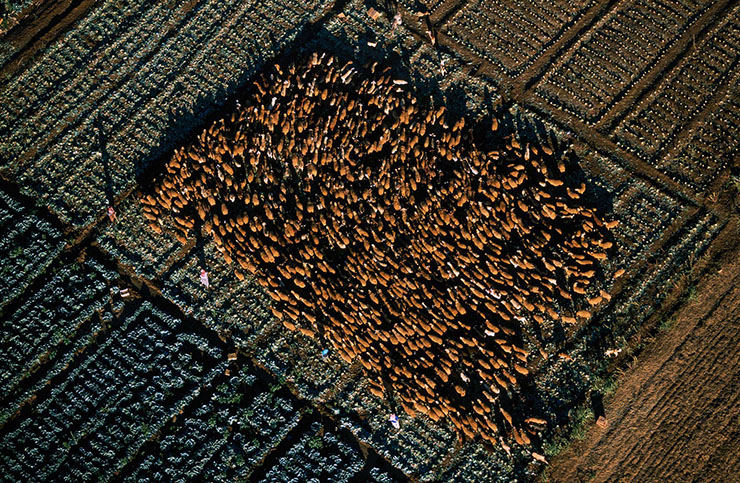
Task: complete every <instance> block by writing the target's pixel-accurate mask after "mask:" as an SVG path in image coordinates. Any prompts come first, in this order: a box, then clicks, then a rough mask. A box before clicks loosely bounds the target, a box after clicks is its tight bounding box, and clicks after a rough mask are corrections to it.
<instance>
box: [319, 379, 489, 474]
mask: <svg viewBox="0 0 740 483" xmlns="http://www.w3.org/2000/svg"><path fill="white" fill-rule="evenodd" d="M326 407H327V408H328V409H330V410H332V412H333V413H334V414H335V415H336V416H335V419H336V422H337V425H338V426H339V427H340V428H345V429H348V430H349V431H350V432H352V434H354V435H355V437H356V438H357V440H358V441H361V442H362V443H365V444H367V445H369V446H371V447H372V448H373V449H374V450H375V451H377V452H378V454H380V456H382V457H383V458H385V459H386V460H387V461H389V462H390V463H391V464H392V465H393V466H394V467H396V468H398V469H400V470H401V471H403V473H404V474H406V475H408V476H411V477H413V478H416V479H419V480H421V481H430V480H433V478H434V474H435V471H436V470H437V469H439V467H440V465H442V464H443V463H444V461H445V459H446V458H447V457H448V456H449V455H451V454H453V453H454V452H455V450H456V448H455V442H456V441H457V440H458V436H457V434H456V432H455V429H454V427H452V426H451V425H449V424H447V423H445V422H444V421H442V422H436V423H435V422H433V421H432V420H431V419H429V418H427V417H424V416H421V415H417V416H416V417H414V418H411V417H409V416H408V415H406V413H404V412H403V411H401V410H400V409H399V410H398V411H397V410H396V409H395V408H394V407H393V406H392V405H391V404H390V401H389V400H388V399H387V398H384V399H380V398H378V397H376V396H374V395H373V394H372V393H370V391H369V386H368V381H367V380H366V379H365V378H364V377H362V376H357V377H355V378H354V379H353V380H352V381H350V382H349V383H348V384H346V385H345V386H344V387H343V388H342V390H341V391H338V392H337V393H336V395H335V396H334V398H333V399H331V400H330V401H328V402H327V404H326ZM393 413H395V414H397V415H398V419H399V423H400V426H401V429H400V430H396V429H394V428H393V426H391V424H390V423H389V422H388V417H389V416H390V414H393ZM473 444H475V445H478V446H481V443H480V442H475V443H473Z"/></svg>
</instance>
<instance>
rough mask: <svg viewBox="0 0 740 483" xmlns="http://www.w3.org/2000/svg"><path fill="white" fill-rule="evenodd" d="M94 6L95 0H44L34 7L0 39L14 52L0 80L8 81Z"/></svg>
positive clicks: (2, 69) (0, 72) (3, 69)
mask: <svg viewBox="0 0 740 483" xmlns="http://www.w3.org/2000/svg"><path fill="white" fill-rule="evenodd" d="M94 4H95V0H82V1H79V0H78V1H75V0H47V1H42V2H40V3H39V4H38V5H36V6H35V7H34V8H33V10H31V11H30V12H28V14H27V15H26V16H25V17H24V18H22V19H21V20H20V21H19V22H18V24H17V25H15V26H14V27H13V28H12V29H10V31H8V32H7V33H6V34H5V37H4V39H3V40H4V41H5V42H8V43H9V44H11V45H14V46H15V47H17V48H18V51H17V52H16V53H15V54H14V55H13V56H11V57H10V58H9V59H8V61H7V62H6V63H5V64H4V65H3V66H2V67H1V68H0V79H9V78H10V76H12V75H13V74H15V73H16V72H17V71H18V70H19V69H21V68H22V67H23V66H24V65H25V64H26V62H27V61H28V60H29V59H31V58H32V57H33V56H34V55H35V54H36V53H37V52H39V51H40V50H42V49H43V48H44V47H46V46H47V45H49V44H50V43H51V42H52V41H54V39H56V38H57V37H58V36H59V35H60V34H61V33H62V32H64V31H65V30H66V29H67V27H69V26H70V25H72V24H73V23H74V22H76V21H77V20H79V19H80V18H82V17H84V16H85V14H86V13H87V11H88V10H89V9H90V7H92V6H93V5H94Z"/></svg>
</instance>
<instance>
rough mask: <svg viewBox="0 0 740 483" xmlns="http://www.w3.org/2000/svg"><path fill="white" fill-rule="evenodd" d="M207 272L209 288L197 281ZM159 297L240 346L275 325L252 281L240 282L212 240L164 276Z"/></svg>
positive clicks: (256, 286) (258, 289)
mask: <svg viewBox="0 0 740 483" xmlns="http://www.w3.org/2000/svg"><path fill="white" fill-rule="evenodd" d="M201 268H204V269H206V270H207V271H208V278H209V282H210V287H209V288H206V287H205V285H203V284H202V283H201V281H200V279H199V276H200V270H201ZM162 278H163V288H162V294H163V295H164V296H165V297H167V298H168V299H170V300H171V301H173V302H174V303H175V304H177V305H178V306H179V307H180V308H181V309H182V310H183V311H184V312H185V313H186V314H188V315H192V316H193V317H195V318H197V319H198V320H200V321H201V322H203V323H205V324H206V325H207V326H209V327H212V328H218V329H219V330H224V329H225V330H229V331H231V336H232V337H234V338H235V340H236V341H237V343H238V344H240V345H243V344H246V343H248V342H249V341H252V340H254V338H255V337H257V336H259V335H260V334H261V333H262V332H263V331H264V330H265V329H266V328H267V327H269V326H270V325H272V324H273V323H274V317H273V315H272V313H270V309H269V307H270V305H269V300H268V299H267V296H266V295H265V294H264V292H263V290H262V288H261V287H260V286H259V285H257V283H256V282H255V281H254V280H251V279H250V280H244V281H240V280H239V279H237V278H236V276H235V275H234V270H233V268H232V267H231V266H230V265H228V264H227V263H226V261H225V260H224V259H223V256H221V254H220V253H218V252H217V250H216V244H215V242H213V240H211V241H210V242H208V243H207V244H206V245H205V246H204V247H195V248H193V250H191V251H190V252H189V253H188V254H187V255H186V256H185V257H183V258H182V259H181V260H179V261H178V262H177V263H176V264H175V265H173V266H172V267H171V268H170V269H169V270H168V271H167V272H166V273H165V274H164V275H163V277H162Z"/></svg>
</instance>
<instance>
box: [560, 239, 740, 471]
mask: <svg viewBox="0 0 740 483" xmlns="http://www.w3.org/2000/svg"><path fill="white" fill-rule="evenodd" d="M736 248H737V247H736ZM719 266H723V267H724V268H722V269H721V270H720V271H717V269H716V268H715V269H714V270H713V272H714V273H713V274H711V275H709V276H707V277H706V279H705V280H704V281H703V282H702V286H701V287H700V288H699V291H698V293H697V296H696V297H694V298H693V299H692V300H689V301H688V302H687V303H686V304H685V305H684V306H683V307H681V308H680V309H679V310H678V311H677V312H676V313H675V322H673V325H672V326H671V328H670V329H669V330H666V331H664V332H662V333H661V334H660V335H658V336H657V337H656V339H655V341H654V342H653V343H652V344H650V345H649V347H648V349H647V350H645V352H643V353H642V354H641V355H640V356H639V359H638V363H637V365H636V366H635V368H634V369H632V370H630V371H627V372H626V374H625V376H624V377H623V378H622V379H621V380H620V381H619V385H618V389H617V391H616V392H615V393H614V395H613V396H612V397H611V398H610V399H608V400H607V401H606V403H605V413H606V418H607V419H608V421H609V425H608V426H607V427H606V428H600V427H598V426H596V425H594V427H593V428H592V429H591V430H590V431H589V433H588V434H587V436H586V439H584V440H583V441H580V442H578V443H575V444H574V445H573V446H571V447H570V448H569V449H568V450H567V451H566V452H564V453H563V454H562V455H561V456H560V457H559V458H557V459H556V460H555V461H554V462H553V465H552V467H551V468H550V472H549V474H550V481H557V482H561V481H562V482H566V481H567V482H575V481H596V482H606V481H610V482H611V481H620V482H621V481H634V482H650V481H661V482H662V481H718V482H737V481H740V471H739V470H738V468H740V451H738V448H740V343H739V342H740V258H738V251H737V249H735V250H732V255H731V256H729V257H727V258H726V259H725V260H724V264H722V265H719Z"/></svg>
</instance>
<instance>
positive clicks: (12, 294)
mask: <svg viewBox="0 0 740 483" xmlns="http://www.w3.org/2000/svg"><path fill="white" fill-rule="evenodd" d="M0 230H2V233H3V236H2V238H1V239H0V259H2V260H3V263H2V265H1V266H0V308H2V307H3V306H5V305H7V304H8V303H9V302H10V301H11V300H13V299H15V298H16V297H18V296H19V295H20V294H21V293H23V290H24V289H25V288H26V287H27V286H28V285H29V284H30V283H31V282H32V281H33V279H34V278H36V276H37V275H38V274H39V273H41V272H43V271H44V269H46V267H48V266H49V264H51V263H52V262H53V261H54V259H55V258H56V257H57V256H58V255H59V253H60V252H61V251H62V249H63V248H64V244H65V241H64V239H63V238H62V234H61V233H60V232H59V230H57V229H56V228H54V227H53V226H52V225H51V224H50V223H49V222H48V221H47V220H45V219H43V218H40V217H39V216H36V215H35V214H34V213H33V212H32V211H31V210H30V209H28V208H25V207H24V206H23V205H22V204H21V203H19V202H18V201H17V200H15V199H14V198H12V197H11V196H10V195H8V194H7V193H6V192H4V191H2V190H0Z"/></svg>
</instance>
